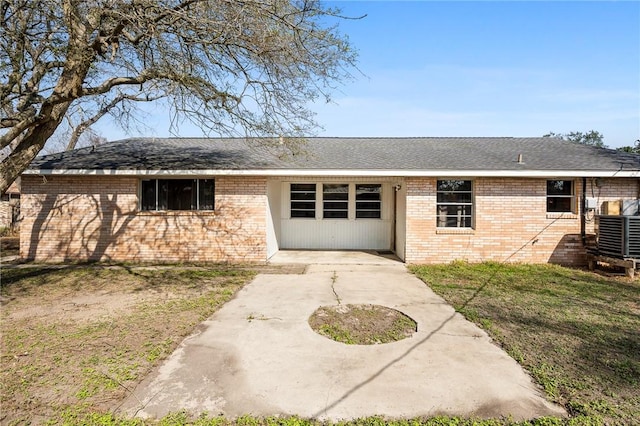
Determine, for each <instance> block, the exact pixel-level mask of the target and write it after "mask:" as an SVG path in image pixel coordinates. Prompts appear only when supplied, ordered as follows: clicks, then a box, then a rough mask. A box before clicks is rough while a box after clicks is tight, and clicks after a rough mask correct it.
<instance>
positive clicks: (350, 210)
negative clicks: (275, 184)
mask: <svg viewBox="0 0 640 426" xmlns="http://www.w3.org/2000/svg"><path fill="white" fill-rule="evenodd" d="M298 184H303V185H304V184H307V185H312V184H313V185H315V216H314V217H296V216H293V215H292V211H293V210H294V209H293V208H292V203H294V202H295V201H301V200H292V199H291V194H292V191H293V189H292V188H293V185H298ZM325 185H346V186H347V189H348V191H347V192H348V198H347V200H346V202H347V217H346V218H327V217H325V214H324V213H325V199H324V186H325ZM358 185H376V186H379V187H380V199H379V212H380V215H379V217H377V218H369V217H357V215H358V209H357V203H358V200H356V198H357V191H356V189H357V186H358ZM287 186H288V192H287V193H288V198H289V199H288V202H287V208H288V212H287V214H288V218H289V219H291V220H310V219H315V220H340V221H343V220H358V221H362V220H383V219H384V218H383V216H384V209H383V207H384V201H383V200H384V191H385V189H384V188H385V185H384V184H383V183H382V182H366V181H365V182H350V183H348V182H340V181H335V182H334V181H313V182H304V181H302V182H300V181H298V182H288V185H287ZM308 201H309V202H311V200H308ZM331 201H332V200H328V202H331ZM364 201H366V200H361V202H364ZM338 202H343V201H339V200H338Z"/></svg>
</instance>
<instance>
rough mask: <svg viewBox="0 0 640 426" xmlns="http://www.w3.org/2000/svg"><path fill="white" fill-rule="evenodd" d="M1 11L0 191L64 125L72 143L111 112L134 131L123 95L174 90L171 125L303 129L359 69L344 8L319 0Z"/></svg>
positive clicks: (29, 6)
mask: <svg viewBox="0 0 640 426" xmlns="http://www.w3.org/2000/svg"><path fill="white" fill-rule="evenodd" d="M0 12H1V13H2V16H1V17H0V19H1V21H0V24H1V25H2V31H0V124H1V126H2V127H1V128H2V129H4V130H2V133H0V142H1V146H2V147H11V148H10V149H9V148H6V149H9V151H10V152H9V153H8V155H7V156H6V158H4V159H3V160H2V163H1V164H0V190H4V189H6V187H8V185H9V184H10V183H11V182H12V181H13V180H14V179H15V177H17V176H18V175H19V174H20V173H21V172H22V171H23V170H24V168H26V167H27V166H28V164H29V163H30V162H31V161H32V160H33V158H34V157H35V155H37V153H38V152H39V151H40V150H41V149H42V147H43V146H44V143H45V142H46V141H47V140H48V139H49V138H50V137H51V136H52V135H53V134H54V133H55V132H60V130H59V129H62V128H69V129H73V130H72V131H71V134H72V136H71V138H72V139H73V138H75V142H74V141H73V140H71V141H69V144H68V145H69V146H75V144H76V143H77V140H78V139H79V137H80V135H81V134H82V133H83V132H85V131H86V130H87V129H89V128H90V127H91V126H92V125H93V124H95V123H96V122H97V121H98V120H100V119H101V118H102V117H104V116H105V115H111V116H114V117H122V121H121V122H120V125H121V126H123V127H124V128H125V130H126V126H127V125H129V123H130V121H129V118H133V117H134V115H132V114H133V110H132V109H130V108H129V106H130V105H128V104H126V103H130V104H131V105H133V104H136V103H139V102H142V101H149V102H151V101H155V100H157V99H161V98H163V99H166V100H167V102H169V106H170V109H171V123H172V128H171V130H172V131H177V129H178V124H179V123H181V122H183V121H184V120H185V119H187V120H190V121H192V122H193V123H195V124H196V125H198V126H200V128H202V129H203V131H204V132H205V133H209V132H211V133H215V134H228V135H235V136H237V135H242V136H247V137H249V136H278V135H284V136H304V135H306V134H308V133H309V132H311V131H313V129H314V128H316V126H317V124H316V123H315V122H314V120H313V114H311V112H310V111H309V109H308V105H309V102H312V101H313V100H315V99H317V98H321V99H322V98H324V99H328V97H329V95H330V93H331V92H332V91H333V90H334V89H335V87H336V86H337V85H339V84H340V83H341V82H343V81H344V80H345V79H348V78H350V77H351V75H350V70H352V69H355V68H354V64H355V58H356V53H355V51H354V50H353V48H352V47H351V46H350V45H349V43H348V41H347V39H346V37H344V36H343V35H342V34H341V33H340V32H339V31H338V28H337V27H336V26H335V23H336V22H338V21H339V20H340V19H344V17H342V16H340V13H339V11H337V10H334V9H330V8H326V7H324V6H322V5H321V4H320V3H319V2H318V1H315V0H243V1H237V0H167V1H163V2H158V1H156V0H134V1H131V0H109V1H97V0H59V1H57V2H51V1H50V0H2V7H0ZM142 93H143V94H142ZM118 99H120V100H119V101H118ZM65 116H67V117H68V120H66V121H65V120H64V118H65ZM74 123H75V125H74ZM69 126H71V127H69ZM74 132H75V133H74ZM76 135H77V136H76Z"/></svg>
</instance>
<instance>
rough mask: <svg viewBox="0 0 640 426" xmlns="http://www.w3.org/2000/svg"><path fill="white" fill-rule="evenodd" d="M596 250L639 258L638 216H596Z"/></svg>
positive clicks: (618, 255)
mask: <svg viewBox="0 0 640 426" xmlns="http://www.w3.org/2000/svg"><path fill="white" fill-rule="evenodd" d="M596 218H597V225H598V252H599V253H602V254H606V255H609V256H613V257H620V258H638V259H640V216H597V217H596Z"/></svg>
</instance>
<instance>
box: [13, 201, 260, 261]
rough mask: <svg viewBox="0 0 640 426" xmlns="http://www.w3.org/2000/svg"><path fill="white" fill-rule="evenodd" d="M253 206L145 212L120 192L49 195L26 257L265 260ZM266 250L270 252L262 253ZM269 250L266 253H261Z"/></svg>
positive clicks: (34, 258)
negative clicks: (121, 198) (129, 205)
mask: <svg viewBox="0 0 640 426" xmlns="http://www.w3.org/2000/svg"><path fill="white" fill-rule="evenodd" d="M250 215H251V212H250V211H249V209H246V208H241V207H238V206H229V205H227V204H226V203H220V202H218V203H217V204H216V210H215V211H206V212H205V211H179V212H175V211H172V212H140V211H138V209H137V206H136V207H134V208H127V207H126V206H125V207H123V205H122V203H120V204H119V197H118V194H109V195H107V194H101V195H88V194H74V195H64V196H60V195H57V194H47V195H46V196H45V198H44V200H42V201H41V202H40V203H39V206H38V213H37V215H36V217H35V218H34V221H33V226H32V228H31V233H30V235H29V246H28V250H27V253H26V255H25V260H31V261H33V260H44V261H63V262H78V261H164V262H176V261H178V262H201V261H212V262H231V261H233V262H242V261H255V260H256V259H259V258H261V257H264V258H265V259H266V254H265V253H266V248H265V246H264V244H265V242H264V238H260V235H261V234H260V233H259V232H257V231H258V230H257V229H255V226H248V225H247V223H251V222H250V221H247V218H250V217H251V216H250ZM263 252H265V253H263ZM262 254H264V256H262Z"/></svg>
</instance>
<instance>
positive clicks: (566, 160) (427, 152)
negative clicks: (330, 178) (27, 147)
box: [30, 137, 640, 175]
mask: <svg viewBox="0 0 640 426" xmlns="http://www.w3.org/2000/svg"><path fill="white" fill-rule="evenodd" d="M285 146H286V145H285ZM295 146H296V149H295V150H294V152H293V153H291V152H289V151H288V150H285V149H283V146H282V145H279V144H278V140H277V139H254V140H247V139H240V138H236V139H224V138H220V139H217V138H213V139H212V138H165V139H158V138H132V139H124V140H120V141H115V142H111V143H106V144H103V145H100V146H98V147H96V148H82V149H77V150H74V151H69V152H64V153H60V154H53V155H47V156H43V157H39V158H37V159H36V160H35V161H34V162H33V163H32V164H31V166H30V170H31V172H32V173H33V172H36V171H43V172H44V171H54V172H55V171H66V172H70V171H72V170H84V171H89V170H93V171H119V172H125V171H147V170H165V171H170V170H221V171H225V170H229V171H231V170H249V171H259V170H272V171H278V170H282V171H284V170H299V171H302V170H355V171H357V170H379V171H461V172H463V171H478V170H484V171H505V172H508V171H594V172H597V171H603V172H615V171H618V170H624V171H633V170H640V155H634V154H627V153H623V152H618V151H615V150H611V149H601V148H594V147H589V146H584V145H579V144H575V143H570V142H564V141H561V140H559V139H555V138H503V137H500V138H307V139H304V140H297V141H296V143H295ZM519 155H521V156H522V161H523V162H522V163H521V164H520V163H518V157H519ZM399 175H401V173H399Z"/></svg>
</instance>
